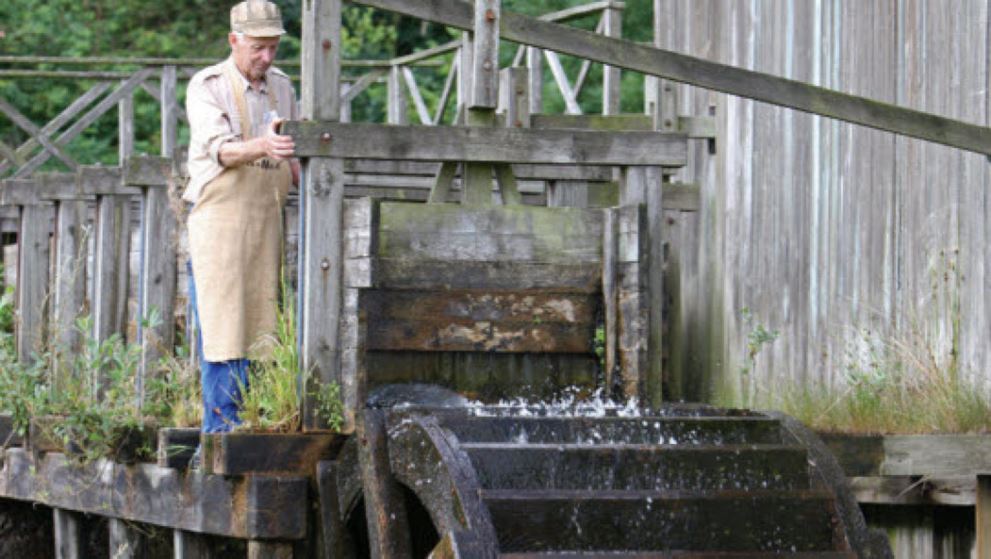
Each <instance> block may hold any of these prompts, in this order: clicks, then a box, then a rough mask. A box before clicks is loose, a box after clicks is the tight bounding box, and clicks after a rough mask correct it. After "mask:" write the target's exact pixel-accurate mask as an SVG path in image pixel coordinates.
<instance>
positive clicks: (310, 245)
mask: <svg viewBox="0 0 991 559" xmlns="http://www.w3.org/2000/svg"><path fill="white" fill-rule="evenodd" d="M340 48H341V2H340V0H312V1H311V2H308V3H306V5H305V10H304V13H303V67H302V73H303V75H305V76H307V77H308V78H309V79H308V80H306V81H304V83H303V91H302V97H301V102H302V109H303V110H302V117H303V118H308V119H313V120H320V121H336V120H338V119H339V118H340V75H341V57H340ZM397 73H398V72H397V71H395V70H394V71H393V74H397ZM297 153H298V154H299V155H300V156H303V157H305V156H306V154H305V153H303V152H302V151H300V150H297ZM343 174H344V162H343V161H342V160H341V159H339V158H333V157H331V158H314V159H310V160H306V159H304V160H303V180H302V185H301V189H300V239H301V243H300V266H299V274H300V275H299V282H298V283H299V289H300V293H301V297H300V300H301V304H300V313H299V314H300V317H299V340H300V360H301V361H302V363H301V366H302V370H304V371H311V374H312V378H311V382H312V383H314V384H313V385H309V386H303V394H302V395H301V397H302V399H303V406H302V408H303V426H304V429H315V428H320V427H322V426H323V425H322V423H321V421H320V419H319V417H318V416H317V413H316V410H317V404H316V400H315V397H314V396H313V388H314V386H315V384H316V383H331V382H336V383H340V384H341V389H342V393H347V392H348V391H349V390H350V391H352V392H353V391H354V387H353V386H349V385H348V383H349V382H353V381H354V379H349V378H342V375H341V352H340V332H339V317H340V315H341V304H342V297H343V292H342V284H341V282H342V276H343V262H342V261H341V254H342V245H343V243H342V241H341V231H342V225H343V223H342V221H343V212H344V180H343ZM304 239H305V243H304V242H302V240H304ZM301 381H302V379H301ZM353 409H354V408H353V407H352V408H350V410H353ZM353 429H354V417H353V416H351V415H349V416H348V417H346V418H345V423H344V426H343V430H344V431H345V432H350V431H352V430H353Z"/></svg>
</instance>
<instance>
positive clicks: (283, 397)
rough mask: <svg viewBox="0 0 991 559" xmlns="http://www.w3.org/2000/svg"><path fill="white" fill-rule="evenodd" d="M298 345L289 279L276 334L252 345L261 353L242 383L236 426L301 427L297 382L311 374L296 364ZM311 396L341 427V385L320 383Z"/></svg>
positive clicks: (305, 382)
mask: <svg viewBox="0 0 991 559" xmlns="http://www.w3.org/2000/svg"><path fill="white" fill-rule="evenodd" d="M298 347H299V346H298V344H297V338H296V297H295V294H294V292H293V290H292V288H291V287H290V286H289V282H288V281H283V282H282V304H281V305H280V308H279V312H278V315H277V320H276V331H275V334H274V335H273V336H271V337H270V338H269V339H266V340H263V341H262V342H261V343H260V344H258V347H257V348H253V349H255V350H256V352H257V353H259V354H261V355H264V357H262V358H258V359H252V363H251V367H250V368H249V370H248V387H243V386H242V387H241V394H242V401H241V406H240V410H239V412H238V415H239V417H240V418H241V425H239V426H238V430H243V431H267V432H279V433H288V432H293V431H298V430H299V429H300V427H301V418H302V413H301V411H300V397H299V395H300V386H301V385H302V386H307V385H308V384H309V382H308V381H309V376H310V375H309V371H305V372H304V371H303V370H301V368H300V366H299V363H300V360H299V349H298ZM246 388H247V389H246ZM314 396H315V397H316V399H317V402H318V406H319V410H320V413H321V414H322V416H323V418H324V419H325V420H326V421H327V423H328V425H330V427H331V429H334V430H338V429H340V427H341V425H342V424H343V420H344V419H343V418H344V413H343V412H344V408H343V404H342V403H341V400H340V388H339V387H338V386H337V385H336V384H327V385H323V386H322V387H321V388H318V389H317V391H316V392H315V393H314Z"/></svg>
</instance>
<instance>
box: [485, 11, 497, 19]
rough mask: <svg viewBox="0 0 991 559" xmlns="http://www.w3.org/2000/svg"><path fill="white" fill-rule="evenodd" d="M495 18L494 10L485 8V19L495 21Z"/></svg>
mask: <svg viewBox="0 0 991 559" xmlns="http://www.w3.org/2000/svg"><path fill="white" fill-rule="evenodd" d="M495 18H496V16H495V12H494V11H493V10H491V9H489V10H485V20H486V21H495Z"/></svg>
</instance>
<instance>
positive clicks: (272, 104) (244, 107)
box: [224, 59, 278, 140]
mask: <svg viewBox="0 0 991 559" xmlns="http://www.w3.org/2000/svg"><path fill="white" fill-rule="evenodd" d="M224 74H225V75H226V76H227V81H228V82H230V86H231V93H233V95H234V104H235V105H237V112H238V113H240V115H241V137H242V138H243V139H245V140H248V139H251V138H252V137H253V134H252V133H253V132H254V129H253V128H254V127H253V126H252V123H251V113H250V112H248V102H247V100H246V99H245V98H244V78H243V76H241V72H239V71H238V69H237V66H235V65H234V60H233V59H228V64H226V65H225V66H224ZM266 86H267V87H266V88H265V89H266V90H267V92H268V108H269V109H270V110H273V111H276V110H278V103H277V101H276V98H275V88H273V87H272V86H271V84H266Z"/></svg>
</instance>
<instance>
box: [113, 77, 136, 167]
mask: <svg viewBox="0 0 991 559" xmlns="http://www.w3.org/2000/svg"><path fill="white" fill-rule="evenodd" d="M117 115H118V116H117V137H118V139H117V153H118V155H117V161H118V164H119V165H124V162H125V161H127V158H128V157H130V156H131V154H132V153H134V94H133V93H131V94H129V95H125V96H124V97H123V98H121V100H120V102H119V103H117Z"/></svg>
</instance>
